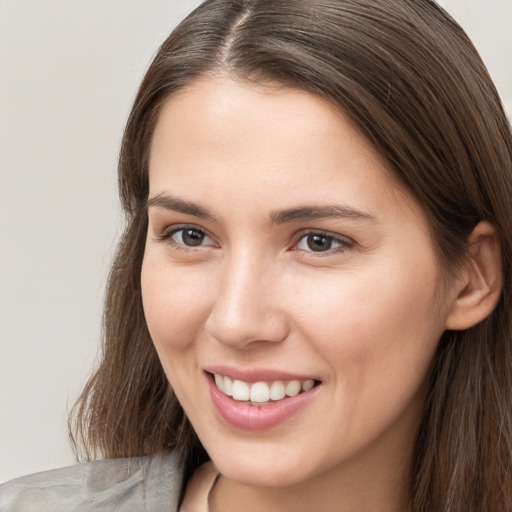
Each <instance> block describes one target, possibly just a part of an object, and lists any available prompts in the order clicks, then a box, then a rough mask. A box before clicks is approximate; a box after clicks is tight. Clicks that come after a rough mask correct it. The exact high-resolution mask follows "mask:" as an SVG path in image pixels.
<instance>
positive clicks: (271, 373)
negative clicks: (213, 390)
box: [203, 365, 318, 382]
mask: <svg viewBox="0 0 512 512" xmlns="http://www.w3.org/2000/svg"><path fill="white" fill-rule="evenodd" d="M203 369H204V371H205V372H208V373H217V374H219V375H222V376H224V377H229V378H230V379H232V380H242V381H244V382H264V381H265V382H269V381H276V380H285V381H289V380H300V381H305V380H318V379H315V377H313V376H311V375H305V374H297V373H291V372H287V371H283V370H276V369H272V368H235V367H233V366H224V365H215V366H207V367H205V368H203Z"/></svg>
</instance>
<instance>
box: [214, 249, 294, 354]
mask: <svg viewBox="0 0 512 512" xmlns="http://www.w3.org/2000/svg"><path fill="white" fill-rule="evenodd" d="M279 289H280V276H279V270H278V269H277V268H276V266H275V265H274V264H272V263H271V262H268V261H266V262H265V261H264V260H263V259H260V260H259V259H257V258H254V257H251V256H249V255H246V256H241V257H237V258H232V259H231V261H229V262H226V263H225V266H224V268H223V275H222V278H221V279H220V284H219V287H218V290H216V291H217V295H216V297H215V300H214V304H213V307H212V309H211V311H210V315H209V317H208V319H207V321H206V326H205V327H206V330H207V332H208V333H209V334H210V335H211V336H212V337H213V338H215V339H216V340H218V341H219V342H220V343H222V344H224V345H227V346H229V347H231V348H237V349H243V348H247V347H249V346H251V347H252V346H255V345H256V344H258V345H259V344H260V343H265V342H267V343H268V342H271V343H276V342H281V341H284V340H285V339H286V337H287V336H288V330H289V327H288V320H287V317H286V315H285V312H284V311H282V310H281V308H280V306H279V299H280V295H281V294H280V292H279Z"/></svg>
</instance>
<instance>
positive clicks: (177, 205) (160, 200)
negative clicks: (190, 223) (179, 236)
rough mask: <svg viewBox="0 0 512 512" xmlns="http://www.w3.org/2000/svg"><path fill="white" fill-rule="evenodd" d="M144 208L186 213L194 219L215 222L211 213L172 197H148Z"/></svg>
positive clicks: (161, 195) (159, 195)
mask: <svg viewBox="0 0 512 512" xmlns="http://www.w3.org/2000/svg"><path fill="white" fill-rule="evenodd" d="M146 206H147V207H148V208H151V207H158V208H164V209H165V210H172V211H175V212H180V213H187V214H189V215H194V216H195V217H200V218H202V219H210V220H215V216H214V215H213V214H212V213H210V212H209V211H208V210H207V209H206V208H202V207H201V206H199V205H197V204H195V203H192V202H190V201H184V200H183V199H179V198H177V197H174V196H169V195H164V194H158V195H156V196H154V197H149V198H148V200H147V203H146Z"/></svg>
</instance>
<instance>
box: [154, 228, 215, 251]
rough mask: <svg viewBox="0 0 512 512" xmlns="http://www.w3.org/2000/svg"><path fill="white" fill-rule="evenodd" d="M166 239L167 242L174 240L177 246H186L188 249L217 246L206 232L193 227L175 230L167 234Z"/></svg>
mask: <svg viewBox="0 0 512 512" xmlns="http://www.w3.org/2000/svg"><path fill="white" fill-rule="evenodd" d="M164 237H165V239H166V240H172V241H173V243H175V244H177V245H185V246H187V247H198V246H202V245H215V243H214V242H213V240H212V239H211V238H210V237H209V236H208V235H207V234H206V233H205V232H204V231H201V230H200V229H197V228H192V227H189V228H179V229H174V230H172V231H169V232H167V233H166V234H165V235H164Z"/></svg>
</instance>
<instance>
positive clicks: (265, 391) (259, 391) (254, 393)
mask: <svg viewBox="0 0 512 512" xmlns="http://www.w3.org/2000/svg"><path fill="white" fill-rule="evenodd" d="M250 394H251V402H268V401H269V400H270V389H269V387H268V384H267V383H266V382H256V383H254V384H253V385H252V386H251V393H250Z"/></svg>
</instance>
